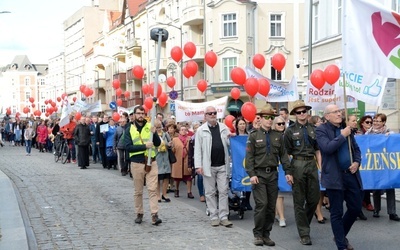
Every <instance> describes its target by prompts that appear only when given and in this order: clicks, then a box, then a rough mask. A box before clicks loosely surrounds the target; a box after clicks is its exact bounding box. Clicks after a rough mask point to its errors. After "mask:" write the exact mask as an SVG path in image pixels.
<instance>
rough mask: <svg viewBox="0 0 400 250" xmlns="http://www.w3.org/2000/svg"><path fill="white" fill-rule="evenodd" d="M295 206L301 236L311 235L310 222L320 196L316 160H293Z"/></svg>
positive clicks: (295, 215)
mask: <svg viewBox="0 0 400 250" xmlns="http://www.w3.org/2000/svg"><path fill="white" fill-rule="evenodd" d="M291 165H292V168H293V182H294V183H293V186H292V190H293V208H294V217H295V219H296V225H297V231H298V232H299V236H300V237H304V236H310V223H311V221H312V219H313V217H314V213H315V209H316V208H317V205H318V202H319V198H320V194H321V192H320V188H319V180H318V168H317V164H316V161H315V160H309V161H303V160H295V159H294V160H292V163H291Z"/></svg>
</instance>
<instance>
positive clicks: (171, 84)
mask: <svg viewBox="0 0 400 250" xmlns="http://www.w3.org/2000/svg"><path fill="white" fill-rule="evenodd" d="M175 84H176V80H175V77H173V76H170V77H168V78H167V85H168V87H170V88H171V89H172V88H174V87H175Z"/></svg>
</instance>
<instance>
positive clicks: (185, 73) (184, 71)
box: [182, 67, 191, 79]
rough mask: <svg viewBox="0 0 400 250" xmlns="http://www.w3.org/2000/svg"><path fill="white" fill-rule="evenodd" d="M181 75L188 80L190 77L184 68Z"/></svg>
mask: <svg viewBox="0 0 400 250" xmlns="http://www.w3.org/2000/svg"><path fill="white" fill-rule="evenodd" d="M182 73H183V75H184V76H185V77H186V78H188V79H189V78H190V77H191V75H190V73H189V72H188V71H187V69H186V67H184V68H183V72H182Z"/></svg>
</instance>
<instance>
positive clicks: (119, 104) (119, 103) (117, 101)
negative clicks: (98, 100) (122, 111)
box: [115, 98, 122, 120]
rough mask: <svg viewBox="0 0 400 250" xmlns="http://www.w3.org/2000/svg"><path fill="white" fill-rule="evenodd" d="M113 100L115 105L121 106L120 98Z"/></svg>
mask: <svg viewBox="0 0 400 250" xmlns="http://www.w3.org/2000/svg"><path fill="white" fill-rule="evenodd" d="M115 102H116V103H117V106H119V107H121V106H122V99H120V98H118V99H117V100H116V101H115ZM118 120H119V119H118Z"/></svg>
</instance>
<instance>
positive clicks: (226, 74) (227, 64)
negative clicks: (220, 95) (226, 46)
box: [222, 57, 237, 82]
mask: <svg viewBox="0 0 400 250" xmlns="http://www.w3.org/2000/svg"><path fill="white" fill-rule="evenodd" d="M222 65H223V72H222V73H223V76H222V81H223V82H229V81H232V80H231V70H232V69H233V68H234V67H236V66H237V58H236V57H228V58H224V59H223V60H222Z"/></svg>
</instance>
